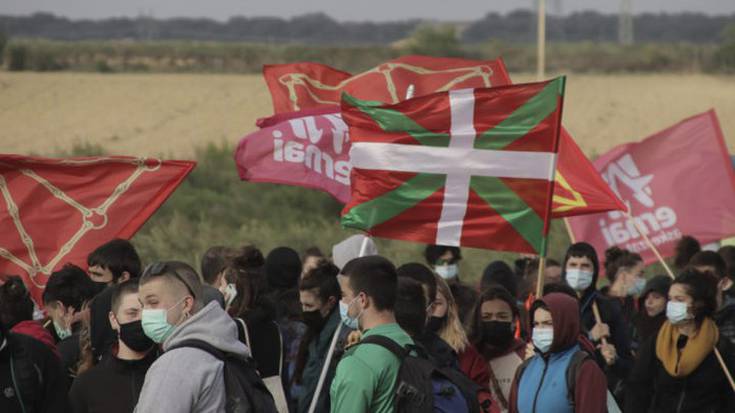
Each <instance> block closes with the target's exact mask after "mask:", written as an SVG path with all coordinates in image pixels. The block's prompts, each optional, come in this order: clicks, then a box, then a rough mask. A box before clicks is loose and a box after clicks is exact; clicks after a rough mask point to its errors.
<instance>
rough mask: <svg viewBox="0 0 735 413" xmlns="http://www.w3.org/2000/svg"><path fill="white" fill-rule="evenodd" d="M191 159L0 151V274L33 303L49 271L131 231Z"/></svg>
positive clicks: (159, 201) (166, 194) (185, 171)
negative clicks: (19, 282) (15, 280)
mask: <svg viewBox="0 0 735 413" xmlns="http://www.w3.org/2000/svg"><path fill="white" fill-rule="evenodd" d="M195 165H196V163H195V162H190V161H162V160H159V159H145V158H132V157H122V156H100V157H78V158H41V157H33V156H21V155H0V195H1V196H2V198H1V199H0V233H1V234H3V236H2V239H0V274H5V275H20V276H21V277H22V278H23V281H24V282H25V284H26V286H27V287H28V289H29V291H30V292H31V294H32V296H33V298H34V300H35V301H36V303H37V304H38V305H39V306H41V305H42V301H41V295H42V293H43V288H44V286H45V285H46V280H47V279H48V277H49V275H51V273H52V272H53V271H55V270H57V269H59V268H61V267H62V266H63V265H64V264H66V263H73V264H76V265H79V266H81V267H82V268H86V262H87V255H88V254H89V253H90V252H92V251H93V250H94V249H95V248H97V247H98V246H100V245H101V244H103V243H105V242H107V241H109V240H111V239H113V238H126V239H127V238H130V237H132V236H133V234H135V233H136V231H138V229H139V228H140V227H141V226H142V225H143V224H144V223H145V222H146V220H148V218H149V217H150V216H151V215H152V214H153V213H154V212H155V211H156V210H157V209H158V208H159V207H160V206H161V204H162V203H163V202H164V201H165V200H166V199H167V198H168V197H169V196H170V195H171V193H173V191H174V190H175V189H176V187H177V186H178V185H179V184H180V183H181V182H182V181H183V179H184V178H185V177H186V176H187V175H188V174H189V172H191V170H192V169H193V168H194V166H195Z"/></svg>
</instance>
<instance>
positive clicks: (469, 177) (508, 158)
mask: <svg viewBox="0 0 735 413" xmlns="http://www.w3.org/2000/svg"><path fill="white" fill-rule="evenodd" d="M564 82H565V79H564V78H563V77H560V78H557V79H554V80H551V81H547V82H539V83H530V84H522V85H515V86H504V87H495V88H481V89H461V90H451V91H449V92H441V93H435V94H432V95H426V96H422V97H418V98H415V99H410V100H406V101H403V102H400V103H397V104H392V105H389V104H383V103H380V102H372V101H361V100H358V99H355V98H353V97H351V96H349V95H346V94H345V95H343V98H342V118H343V119H344V121H345V123H346V124H347V125H348V127H349V131H350V139H351V140H352V148H351V150H350V158H351V162H352V165H353V170H352V175H351V184H352V198H351V201H350V202H349V204H347V206H345V208H344V210H343V211H342V225H343V226H345V227H349V228H356V229H361V230H363V231H366V232H368V233H369V234H370V235H373V236H379V237H385V238H393V239H401V240H408V241H416V242H421V243H427V244H441V245H453V246H460V245H461V246H467V247H475V248H484V249H494V250H503V251H515V252H528V253H536V254H544V253H545V249H546V234H547V233H548V223H549V220H550V217H551V211H550V209H551V199H552V194H553V184H554V175H555V168H556V153H557V151H558V146H559V130H560V127H561V113H562V102H563V96H564Z"/></svg>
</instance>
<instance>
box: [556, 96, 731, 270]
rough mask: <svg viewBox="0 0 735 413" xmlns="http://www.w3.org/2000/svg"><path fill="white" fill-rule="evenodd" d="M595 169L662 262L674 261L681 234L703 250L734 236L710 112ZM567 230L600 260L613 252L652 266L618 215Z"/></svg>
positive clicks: (604, 159)
mask: <svg viewBox="0 0 735 413" xmlns="http://www.w3.org/2000/svg"><path fill="white" fill-rule="evenodd" d="M594 164H595V167H596V168H597V170H598V171H600V173H602V176H603V177H604V178H605V180H606V181H607V182H608V183H609V184H610V187H611V188H612V189H613V190H614V191H615V192H616V193H617V194H618V196H620V198H621V199H623V200H625V202H626V203H627V205H628V208H629V210H630V212H631V214H632V216H633V217H634V219H635V220H636V222H637V223H638V224H639V226H640V229H641V230H642V231H644V233H646V234H647V235H648V237H649V238H650V239H651V241H652V242H653V243H654V244H655V245H656V246H657V248H658V249H659V251H660V252H661V254H662V255H663V256H664V257H671V256H673V255H674V248H675V245H676V242H677V241H678V240H679V239H680V238H681V237H682V235H692V236H694V237H695V238H697V239H698V240H699V241H700V242H702V243H703V244H707V243H710V242H714V241H719V240H721V239H723V238H727V237H729V236H732V235H735V172H733V168H732V164H731V163H730V158H729V155H728V153H727V150H726V147H725V141H724V139H723V136H722V131H721V130H720V125H719V123H718V121H717V116H716V115H715V112H714V111H713V110H710V111H708V112H705V113H703V114H700V115H697V116H694V117H691V118H688V119H686V120H684V121H682V122H680V123H678V124H676V125H674V126H672V127H670V128H668V129H665V130H663V131H661V132H659V133H657V134H655V135H653V136H650V137H648V138H646V139H645V140H643V141H641V142H636V143H629V144H625V145H621V146H618V147H616V148H614V149H612V150H611V151H610V152H608V153H606V154H605V155H603V156H601V157H600V158H599V159H597V160H596V161H595V162H594ZM569 223H570V225H571V228H572V232H573V233H574V236H575V238H576V239H578V240H580V241H587V242H590V243H591V244H592V245H594V246H595V248H596V249H597V251H598V253H599V254H602V253H603V252H604V251H605V250H606V249H607V248H609V247H611V246H614V245H617V246H620V247H621V248H625V249H628V250H631V251H634V252H637V253H639V254H641V255H642V256H643V259H644V260H645V262H646V263H651V262H654V261H656V257H655V255H654V253H653V252H652V251H651V250H650V249H649V247H648V245H647V244H646V242H645V240H644V239H643V237H642V236H641V234H640V232H639V230H638V228H636V226H635V225H634V224H633V222H631V221H630V220H628V219H627V218H626V216H624V215H623V214H621V213H620V212H610V213H607V214H597V215H589V216H585V217H575V218H571V219H570V220H569Z"/></svg>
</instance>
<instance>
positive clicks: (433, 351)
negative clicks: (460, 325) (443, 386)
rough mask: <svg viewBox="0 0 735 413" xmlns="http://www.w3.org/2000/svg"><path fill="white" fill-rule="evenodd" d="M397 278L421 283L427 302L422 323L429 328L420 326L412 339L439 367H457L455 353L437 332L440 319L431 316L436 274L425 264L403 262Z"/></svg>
mask: <svg viewBox="0 0 735 413" xmlns="http://www.w3.org/2000/svg"><path fill="white" fill-rule="evenodd" d="M396 271H397V273H398V278H399V280H400V279H402V278H403V279H405V278H410V279H412V280H414V281H416V282H418V283H419V284H420V285H421V289H422V291H423V293H424V300H425V302H426V303H428V304H427V305H426V306H425V310H424V323H425V324H426V325H427V326H429V327H430V328H422V329H421V332H420V333H417V334H415V335H412V338H413V339H414V341H417V342H419V343H420V344H421V345H422V346H423V347H424V349H425V350H426V352H427V353H428V354H429V355H430V356H431V357H432V358H433V359H434V361H435V362H436V364H437V365H438V366H439V367H452V368H457V369H458V368H459V363H458V360H457V353H456V352H455V351H454V349H453V348H452V347H450V346H449V344H447V342H445V341H444V340H442V338H441V337H439V335H438V334H437V330H438V328H439V324H438V323H440V322H441V321H442V319H440V318H438V317H433V313H434V302H435V301H436V295H437V291H436V285H437V279H436V278H438V277H436V275H434V273H432V272H431V270H430V269H428V268H427V267H426V266H425V265H423V264H419V263H409V264H404V265H402V266H400V267H398V269H397V270H396Z"/></svg>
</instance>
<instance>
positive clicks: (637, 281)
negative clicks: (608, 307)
mask: <svg viewBox="0 0 735 413" xmlns="http://www.w3.org/2000/svg"><path fill="white" fill-rule="evenodd" d="M644 268H645V265H644V264H643V258H641V256H640V255H638V254H636V253H634V252H630V251H628V250H624V249H620V248H618V247H612V248H608V249H607V250H606V251H605V275H606V276H607V279H608V280H609V281H610V285H609V286H607V287H605V288H604V289H603V290H602V291H603V293H604V294H606V295H607V296H608V297H610V298H611V299H613V300H617V301H618V302H619V303H620V306H621V307H622V309H623V317H625V321H626V322H628V323H630V321H632V319H633V317H634V316H635V314H636V313H637V312H638V310H639V307H638V302H637V298H638V297H640V295H641V293H642V292H643V289H644V288H645V287H646V279H645V278H644V276H643V270H644Z"/></svg>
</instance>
